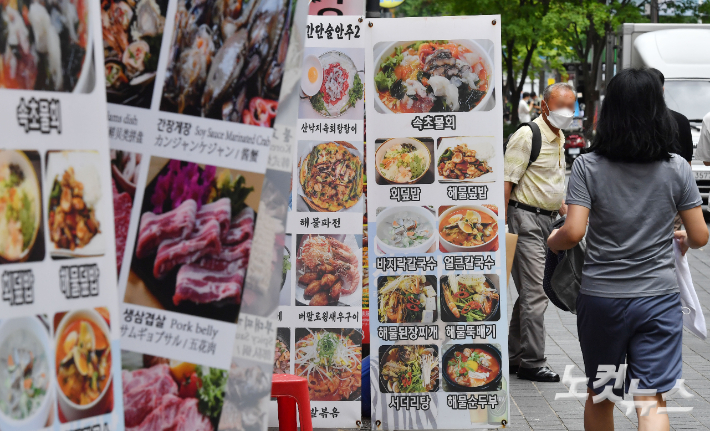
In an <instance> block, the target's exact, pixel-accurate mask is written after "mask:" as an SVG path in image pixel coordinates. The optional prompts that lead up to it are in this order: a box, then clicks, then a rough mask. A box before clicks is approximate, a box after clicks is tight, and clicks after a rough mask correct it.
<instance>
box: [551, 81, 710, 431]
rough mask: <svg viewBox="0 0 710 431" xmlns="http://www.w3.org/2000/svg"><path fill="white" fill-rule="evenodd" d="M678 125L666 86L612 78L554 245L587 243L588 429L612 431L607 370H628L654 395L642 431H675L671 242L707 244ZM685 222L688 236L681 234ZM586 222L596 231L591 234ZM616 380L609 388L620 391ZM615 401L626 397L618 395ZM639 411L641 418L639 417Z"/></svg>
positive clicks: (581, 323)
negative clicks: (669, 400) (599, 382)
mask: <svg viewBox="0 0 710 431" xmlns="http://www.w3.org/2000/svg"><path fill="white" fill-rule="evenodd" d="M676 127H677V126H676V122H675V120H674V119H673V117H672V115H671V113H670V112H669V111H668V109H667V107H666V104H665V102H664V100H663V88H662V86H661V83H660V81H659V80H658V78H657V77H656V76H655V75H654V74H653V72H650V71H648V70H639V69H626V70H624V71H622V72H620V73H619V74H617V75H616V76H614V78H612V79H611V81H610V82H609V86H608V87H607V93H606V97H605V98H604V102H603V104H602V108H601V112H600V114H599V120H598V123H597V134H596V136H595V138H594V141H593V143H592V146H591V147H590V153H588V154H583V155H582V156H580V157H579V158H577V160H576V161H575V162H574V164H573V166H572V175H571V177H570V180H569V186H568V191H567V199H566V202H567V204H568V205H569V208H568V214H567V219H566V221H565V224H564V226H563V227H562V228H560V229H556V230H555V231H554V232H553V233H552V234H551V235H550V238H549V239H548V241H547V243H548V245H549V247H550V249H551V250H552V251H554V252H558V251H559V250H568V249H570V248H572V247H574V246H575V245H577V243H579V241H580V240H581V239H582V238H583V237H584V236H585V231H586V237H587V241H586V243H587V250H586V256H585V261H584V267H583V269H582V285H581V290H580V293H579V297H578V298H577V331H578V335H579V343H580V346H581V348H582V355H583V358H584V370H585V373H586V375H587V378H588V389H587V392H588V397H587V401H586V405H585V409H584V429H585V430H586V431H597V430H599V431H601V430H604V431H606V430H612V429H614V416H613V411H614V403H613V402H612V401H610V400H608V399H606V400H603V401H600V402H598V403H595V402H594V401H593V396H595V395H598V394H600V393H601V392H602V391H603V390H604V388H603V387H597V388H594V382H595V380H596V378H597V373H598V369H599V366H601V365H612V366H614V367H615V369H618V367H619V366H621V365H623V364H624V363H626V364H627V365H626V366H627V368H626V377H628V379H626V388H627V390H628V387H629V383H630V379H635V380H637V381H638V389H652V390H655V391H657V392H656V395H655V396H634V399H635V400H637V401H655V402H656V407H654V408H652V409H651V413H650V414H649V415H646V416H641V415H639V417H638V423H639V426H638V428H639V430H644V431H656V430H658V431H661V430H664V431H665V430H668V429H669V428H670V424H669V420H668V415H666V414H658V413H657V408H658V407H665V401H664V400H663V398H662V394H663V393H664V392H667V391H669V390H670V389H672V388H673V387H674V386H675V384H676V382H677V380H678V379H680V377H681V368H682V346H683V344H682V340H683V312H682V310H681V304H680V295H679V289H678V282H677V278H676V271H675V265H674V259H675V258H674V252H673V238H674V237H675V238H676V239H677V240H678V241H679V242H680V247H681V250H682V252H683V253H685V252H686V251H687V250H688V248H699V247H702V246H704V245H705V244H706V243H707V241H708V229H707V225H706V224H705V221H704V220H703V214H702V210H701V209H700V205H701V203H702V200H701V198H700V193H699V191H698V188H697V186H696V184H695V180H694V179H693V173H692V171H691V168H690V165H689V164H688V163H687V162H686V161H685V160H684V159H683V158H681V157H680V156H678V155H676V154H673V153H674V152H675V149H674V148H675V147H674V143H673V141H674V139H675V134H676ZM676 213H680V217H681V219H682V220H683V224H684V225H685V227H686V231H679V232H675V233H674V232H673V217H674V216H675V214H676ZM587 222H589V226H588V230H587ZM614 383H615V380H614V379H612V380H611V381H610V382H608V383H607V385H613V384H614ZM614 393H615V394H616V395H617V396H620V395H622V392H621V390H614ZM639 412H640V410H637V413H639Z"/></svg>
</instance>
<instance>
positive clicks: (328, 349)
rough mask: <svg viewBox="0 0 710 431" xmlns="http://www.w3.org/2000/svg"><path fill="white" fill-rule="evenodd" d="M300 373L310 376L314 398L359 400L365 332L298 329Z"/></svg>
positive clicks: (295, 357)
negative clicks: (362, 346)
mask: <svg viewBox="0 0 710 431" xmlns="http://www.w3.org/2000/svg"><path fill="white" fill-rule="evenodd" d="M296 339H297V340H298V341H296V353H295V356H294V367H295V372H296V375H298V376H302V377H305V378H306V379H308V392H309V394H310V397H311V401H356V400H357V399H359V398H360V391H361V383H360V381H361V377H362V371H361V370H362V365H361V361H362V352H361V343H362V333H361V332H359V331H358V330H356V329H304V328H297V329H296Z"/></svg>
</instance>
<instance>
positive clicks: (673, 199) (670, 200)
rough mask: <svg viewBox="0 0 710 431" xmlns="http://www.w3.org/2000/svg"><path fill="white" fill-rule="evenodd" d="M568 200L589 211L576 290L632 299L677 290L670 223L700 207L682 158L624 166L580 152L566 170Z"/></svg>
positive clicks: (687, 166)
mask: <svg viewBox="0 0 710 431" xmlns="http://www.w3.org/2000/svg"><path fill="white" fill-rule="evenodd" d="M566 203H567V204H574V205H581V206H583V207H587V208H589V210H590V211H589V228H588V231H587V254H586V257H585V260H584V268H583V269H582V287H581V293H584V294H585V295H591V296H602V297H607V298H635V297H639V296H654V295H666V294H670V293H675V292H678V291H679V290H678V283H677V281H676V274H675V266H674V256H673V219H674V217H675V215H676V213H677V212H678V211H682V210H687V209H690V208H695V207H697V206H699V205H701V204H702V200H701V198H700V193H699V192H698V187H697V185H696V184H695V180H694V179H693V173H692V171H691V169H690V165H689V164H688V162H687V161H686V160H684V159H683V158H682V157H680V156H678V155H673V157H672V158H671V159H670V160H668V161H661V162H653V163H623V162H613V161H611V160H609V159H607V158H606V157H604V156H600V155H598V154H595V153H589V154H584V155H582V156H581V157H579V158H577V160H576V161H575V162H574V164H573V165H572V176H571V177H570V180H569V186H568V190H567V200H566Z"/></svg>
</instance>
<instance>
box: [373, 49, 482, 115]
mask: <svg viewBox="0 0 710 431" xmlns="http://www.w3.org/2000/svg"><path fill="white" fill-rule="evenodd" d="M477 45H478V44H477V43H476V42H473V41H460V43H459V42H456V41H446V40H438V41H433V40H428V41H426V40H425V41H418V42H412V43H408V42H405V43H399V42H398V43H396V44H395V45H394V47H393V48H392V50H391V52H389V50H387V52H386V53H384V54H383V55H382V57H381V58H380V60H379V64H377V69H376V70H377V74H376V75H375V78H374V79H375V85H376V87H377V92H378V98H379V102H381V105H382V107H384V109H386V110H387V111H389V112H391V113H395V114H402V113H425V112H469V111H471V110H473V109H474V108H476V106H478V105H479V103H480V102H481V101H482V100H483V99H484V98H485V96H486V93H487V92H488V91H489V87H490V83H491V82H492V81H491V73H492V71H491V70H488V68H489V67H490V66H487V65H486V61H485V60H484V58H483V57H482V56H481V54H480V53H478V52H475V51H479V50H480V47H477V48H475V50H474V49H472V47H474V46H477ZM376 102H378V101H376ZM381 110H382V108H381Z"/></svg>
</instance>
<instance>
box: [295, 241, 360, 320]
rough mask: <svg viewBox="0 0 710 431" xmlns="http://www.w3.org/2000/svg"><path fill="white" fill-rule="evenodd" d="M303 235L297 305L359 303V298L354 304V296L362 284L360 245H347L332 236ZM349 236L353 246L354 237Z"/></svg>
mask: <svg viewBox="0 0 710 431" xmlns="http://www.w3.org/2000/svg"><path fill="white" fill-rule="evenodd" d="M300 238H301V243H300V247H299V249H298V254H297V255H296V271H297V274H298V283H297V285H296V290H297V293H296V301H297V304H302V305H310V306H326V305H332V306H334V305H356V304H355V303H357V300H355V303H353V301H352V300H351V299H350V297H351V296H352V295H353V294H354V293H355V292H356V291H357V290H358V288H359V287H360V281H361V276H360V260H359V259H358V257H359V256H358V254H359V252H360V250H359V248H357V246H355V247H352V246H349V245H346V244H345V243H344V242H343V241H340V240H338V239H336V238H335V237H334V236H332V235H303V236H301V237H300ZM348 239H352V241H348ZM348 239H345V238H343V240H344V241H347V242H349V243H350V244H351V245H352V243H353V242H354V238H352V237H350V238H348ZM341 298H342V301H341ZM339 302H340V303H339Z"/></svg>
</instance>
